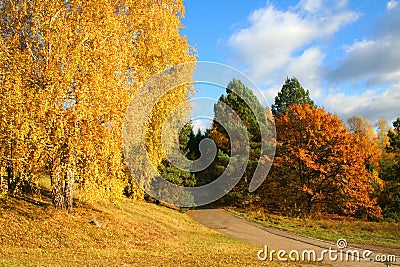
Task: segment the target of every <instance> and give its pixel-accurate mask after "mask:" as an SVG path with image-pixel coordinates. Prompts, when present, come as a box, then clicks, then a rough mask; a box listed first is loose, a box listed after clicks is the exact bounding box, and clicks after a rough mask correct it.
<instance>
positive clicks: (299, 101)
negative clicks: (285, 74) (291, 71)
mask: <svg viewBox="0 0 400 267" xmlns="http://www.w3.org/2000/svg"><path fill="white" fill-rule="evenodd" d="M305 104H310V105H311V106H315V104H314V101H312V100H311V98H310V93H309V91H308V90H305V89H304V88H303V87H302V86H301V85H300V82H299V81H298V80H297V79H296V78H295V77H292V78H286V81H285V83H284V84H283V86H282V89H281V91H280V92H278V96H276V97H275V103H274V104H273V105H272V114H274V115H275V116H277V115H279V114H286V113H287V112H288V110H289V106H294V105H305Z"/></svg>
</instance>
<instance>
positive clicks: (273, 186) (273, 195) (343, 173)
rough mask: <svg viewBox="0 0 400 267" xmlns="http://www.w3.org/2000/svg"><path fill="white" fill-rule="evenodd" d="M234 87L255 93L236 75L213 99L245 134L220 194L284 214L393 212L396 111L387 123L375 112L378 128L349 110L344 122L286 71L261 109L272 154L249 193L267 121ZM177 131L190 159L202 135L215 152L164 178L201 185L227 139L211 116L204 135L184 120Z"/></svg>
mask: <svg viewBox="0 0 400 267" xmlns="http://www.w3.org/2000/svg"><path fill="white" fill-rule="evenodd" d="M236 90H240V92H241V93H242V94H243V92H245V94H246V95H249V98H250V99H253V100H254V101H257V99H256V98H255V96H254V95H253V93H252V91H251V90H250V89H249V88H247V87H246V86H244V85H243V84H242V83H241V82H240V81H237V80H233V81H232V82H231V83H229V85H228V86H227V94H226V95H223V96H221V98H220V99H219V100H220V102H223V103H225V104H227V105H229V106H230V107H231V108H232V109H233V110H234V111H235V112H236V113H237V114H238V115H239V117H240V119H241V120H242V121H243V123H244V125H245V126H246V129H247V133H248V137H249V140H250V158H249V162H248V166H247V168H246V172H245V173H244V175H243V177H242V179H241V180H240V181H239V183H238V184H237V186H236V187H235V188H234V189H233V190H232V192H230V193H229V194H228V196H227V197H225V199H224V200H225V201H229V203H230V204H235V205H245V206H246V205H254V206H257V207H263V208H265V209H268V210H270V211H273V212H280V213H283V214H285V215H291V216H298V215H301V214H310V213H319V212H322V213H330V214H340V215H348V216H356V217H369V218H380V217H381V216H382V212H383V215H385V216H386V217H396V216H398V214H399V213H398V212H399V211H400V206H399V204H400V201H399V197H400V192H399V182H400V180H399V179H400V178H399V177H400V172H399V166H400V163H399V156H400V153H399V152H400V138H399V130H400V129H399V127H400V118H399V119H398V120H397V121H396V122H395V123H394V129H393V130H392V129H390V127H389V126H388V125H387V123H386V122H385V120H384V119H380V120H379V122H378V123H377V129H378V131H377V134H376V133H375V131H374V129H373V128H372V126H371V125H370V124H369V122H368V121H367V120H364V119H363V118H362V117H356V116H353V117H351V118H349V119H348V121H347V125H346V124H345V123H344V122H343V121H342V120H340V119H339V118H338V116H337V115H335V114H331V113H329V112H326V111H325V110H324V109H323V108H320V107H317V106H316V105H315V104H314V102H313V101H312V100H311V98H310V96H309V92H308V91H306V90H304V88H303V87H302V86H301V85H300V83H299V81H298V80H297V79H296V78H294V77H293V78H288V79H287V80H286V81H285V84H284V85H283V86H282V90H281V91H280V92H279V93H278V96H277V97H276V98H275V103H274V104H273V105H272V108H271V111H272V114H270V113H269V109H267V110H266V111H263V110H262V112H266V115H267V116H266V117H267V118H271V117H272V115H273V117H274V119H275V124H276V134H277V140H276V141H277V142H276V145H277V147H276V155H275V159H274V163H273V167H272V169H271V171H270V173H269V175H268V177H267V179H266V181H265V182H264V183H263V185H262V186H261V187H260V188H259V189H258V190H257V191H256V192H255V194H250V193H249V192H248V183H249V179H251V177H252V172H254V168H255V166H256V165H257V163H258V161H259V160H260V159H259V156H260V146H261V139H260V131H259V128H258V127H267V128H268V127H269V126H270V125H271V124H272V122H271V121H269V120H266V121H264V122H261V123H258V122H257V121H255V116H254V113H253V112H260V111H259V110H256V111H250V110H249V109H248V106H246V105H245V103H244V102H243V100H241V99H240V98H238V94H236V93H235V91H236ZM260 108H261V106H260ZM218 112H221V109H220V104H216V106H215V116H217V115H218ZM222 112H227V111H226V110H222ZM181 135H182V136H188V138H187V139H185V140H187V141H186V142H183V143H182V148H181V149H182V150H183V151H185V154H186V155H189V156H188V158H189V159H192V160H193V159H197V158H198V157H199V156H200V154H199V152H198V150H196V149H197V146H198V144H199V142H200V141H201V140H202V139H203V138H206V137H208V138H211V139H213V140H214V142H215V143H216V145H217V148H218V152H217V156H216V159H215V160H214V162H213V163H212V164H211V166H210V167H209V168H207V169H206V170H204V171H202V172H198V173H186V175H180V177H181V179H180V180H179V181H178V180H176V179H175V178H172V177H174V171H173V170H171V171H170V173H169V175H170V176H169V177H167V179H170V180H171V181H173V182H177V183H178V184H182V185H186V186H190V185H193V184H197V185H201V184H204V183H208V182H211V181H212V180H214V179H216V178H217V177H218V176H220V175H221V173H222V172H224V171H225V168H226V166H227V164H228V162H229V160H230V146H231V144H230V140H229V137H228V136H227V133H226V130H225V129H223V127H221V125H219V124H218V123H217V122H216V121H215V120H214V122H213V124H212V126H211V129H208V130H207V131H206V132H205V134H204V135H202V134H201V133H200V132H198V133H197V135H194V133H193V130H192V128H191V126H186V128H184V130H183V131H181ZM181 139H184V138H183V137H181ZM270 144H272V142H271V143H270ZM176 171H178V170H176ZM180 174H182V173H180Z"/></svg>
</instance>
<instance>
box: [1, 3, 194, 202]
mask: <svg viewBox="0 0 400 267" xmlns="http://www.w3.org/2000/svg"><path fill="white" fill-rule="evenodd" d="M1 13H2V15H3V20H2V22H1V23H2V24H1V30H2V40H1V49H2V52H3V53H2V60H1V63H0V64H1V71H2V76H1V79H2V80H1V83H2V88H4V89H3V91H4V92H5V94H3V95H2V96H1V98H0V99H1V103H0V104H1V110H0V112H1V113H0V116H1V119H2V122H1V129H0V130H1V132H0V134H1V138H2V142H1V143H2V146H1V150H2V151H1V155H2V156H3V158H2V160H1V167H2V170H3V172H5V170H6V168H7V166H8V165H7V164H9V162H19V161H18V160H20V159H21V160H20V161H21V162H23V163H24V164H25V165H27V166H21V167H18V168H19V172H21V173H25V172H28V173H33V174H34V173H36V172H37V170H38V169H41V168H44V167H46V168H47V169H48V171H49V173H50V176H51V180H52V185H53V192H54V194H53V198H56V197H55V195H57V194H58V197H59V198H61V200H56V202H57V201H60V203H61V204H58V205H57V203H55V204H56V206H60V207H65V206H66V208H69V207H68V205H69V204H68V203H64V204H62V203H63V202H65V201H66V198H68V197H69V196H68V192H67V188H68V187H69V186H70V184H71V183H72V184H73V183H74V181H75V182H77V185H78V187H79V188H80V189H81V192H82V193H83V194H82V195H83V196H84V197H85V198H86V199H88V200H94V199H99V198H111V199H114V200H115V199H118V197H119V196H120V195H121V194H122V190H123V188H124V186H125V185H126V181H127V180H129V174H128V173H127V170H126V166H125V163H124V160H123V156H122V150H121V142H122V141H121V134H122V133H121V128H122V122H123V119H124V114H125V110H126V107H127V105H128V103H129V102H130V99H131V97H132V95H133V94H134V93H135V91H136V90H137V89H138V88H139V87H140V86H141V84H142V83H143V82H144V81H145V80H146V79H147V78H148V77H149V76H150V75H153V74H155V73H157V72H159V71H161V70H163V69H165V68H166V67H168V66H172V65H175V64H178V63H183V62H187V61H193V60H194V56H193V55H192V53H191V51H190V47H189V45H188V43H187V40H186V38H185V37H182V36H180V35H179V28H180V27H181V24H180V18H181V17H182V16H183V14H184V8H183V3H182V1H173V0H166V1H157V0H151V1H139V0H132V1H82V0H76V1H51V0H44V1H39V0H32V1H4V2H3V5H2V7H1ZM186 97H187V90H186V89H185V88H180V89H179V90H176V91H174V92H172V93H171V95H170V96H169V97H168V98H165V99H163V100H162V101H161V103H160V108H159V109H156V111H155V113H157V112H158V113H160V114H161V113H162V112H164V109H165V107H170V108H172V107H173V106H174V105H176V104H178V103H180V102H181V101H182V100H183V99H185V98H186ZM155 118H157V116H155ZM161 123H162V120H158V119H153V120H151V121H150V122H149V134H150V135H151V136H152V135H153V134H155V132H154V133H153V132H152V131H153V129H156V130H157V125H158V124H161ZM156 130H154V131H156ZM29 140H31V142H26V141H29ZM12 142H16V145H14V146H13V150H15V153H14V154H13V155H12V159H11V161H10V160H7V153H9V150H10V148H9V147H10V144H11V143H12ZM153 150H156V149H155V148H154V149H153ZM26 151H30V153H31V154H27V153H26ZM22 159H24V160H22ZM159 160H161V159H159ZM15 164H17V163H15ZM18 164H20V163H18ZM21 164H22V163H21ZM18 166H19V165H18ZM58 191H60V192H61V193H60V192H58ZM63 192H64V196H62V195H63ZM70 193H72V192H70ZM66 194H67V195H66ZM132 194H133V195H134V196H138V197H140V195H141V190H139V189H138V188H137V187H136V189H134V190H133V192H132Z"/></svg>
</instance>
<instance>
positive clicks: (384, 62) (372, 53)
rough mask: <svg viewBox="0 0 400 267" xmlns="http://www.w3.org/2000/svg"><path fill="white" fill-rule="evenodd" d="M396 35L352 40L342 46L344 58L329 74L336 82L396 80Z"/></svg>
mask: <svg viewBox="0 0 400 267" xmlns="http://www.w3.org/2000/svg"><path fill="white" fill-rule="evenodd" d="M399 47H400V36H399V37H397V36H396V37H395V36H386V37H384V38H382V39H376V40H364V41H360V42H355V43H354V44H352V45H350V46H347V47H346V53H347V55H346V57H345V58H344V60H343V61H342V62H341V63H340V65H339V67H337V68H336V69H334V70H333V71H332V72H331V73H330V74H329V79H331V80H332V81H336V82H345V81H352V82H357V81H362V80H366V85H367V86H368V85H369V86H371V85H376V84H379V83H384V82H393V81H398V80H399V79H400V50H399Z"/></svg>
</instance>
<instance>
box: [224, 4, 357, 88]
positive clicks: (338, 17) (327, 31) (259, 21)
mask: <svg viewBox="0 0 400 267" xmlns="http://www.w3.org/2000/svg"><path fill="white" fill-rule="evenodd" d="M358 16H359V14H358V13H356V12H353V11H351V10H349V9H348V8H347V1H323V0H302V1H300V2H299V3H298V4H297V5H296V6H294V7H292V8H290V9H288V10H279V9H277V8H276V7H275V6H273V5H267V6H266V7H264V8H261V9H258V10H255V11H254V12H253V13H251V14H250V16H249V22H250V26H249V27H247V28H244V29H241V30H239V31H238V32H236V33H234V34H233V35H232V36H231V37H230V38H229V40H228V44H229V46H230V48H231V49H232V51H233V53H234V55H235V57H236V59H237V60H238V61H239V62H240V63H242V64H243V63H244V64H245V65H246V67H247V70H248V73H249V74H250V75H251V76H252V77H254V79H256V80H257V81H259V82H260V83H262V84H265V85H268V84H269V85H272V84H274V83H276V82H278V81H279V83H281V82H282V77H284V76H285V74H286V73H287V72H288V68H287V67H288V66H289V68H290V71H291V73H292V74H291V75H295V76H300V75H301V74H302V73H304V68H303V66H302V65H301V64H297V65H296V62H299V61H300V59H302V60H303V61H302V63H303V64H305V65H307V67H309V68H310V70H309V73H310V75H307V77H304V79H305V80H310V79H311V80H312V79H314V78H315V76H318V75H319V73H317V72H318V69H319V68H318V67H319V65H320V64H321V58H323V56H324V55H323V53H322V51H321V50H320V49H319V48H318V45H317V44H316V43H317V42H318V41H319V42H321V41H323V39H324V38H327V37H330V36H332V35H333V34H334V33H336V32H338V31H339V30H340V29H341V28H342V27H343V26H344V25H347V24H349V23H351V22H353V21H355V20H356V19H357V18H358ZM317 54H318V56H320V57H321V58H315V55H317ZM307 60H308V62H304V61H307ZM313 71H314V73H312V72H313ZM298 74H300V75H298Z"/></svg>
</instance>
